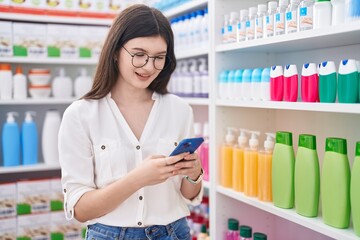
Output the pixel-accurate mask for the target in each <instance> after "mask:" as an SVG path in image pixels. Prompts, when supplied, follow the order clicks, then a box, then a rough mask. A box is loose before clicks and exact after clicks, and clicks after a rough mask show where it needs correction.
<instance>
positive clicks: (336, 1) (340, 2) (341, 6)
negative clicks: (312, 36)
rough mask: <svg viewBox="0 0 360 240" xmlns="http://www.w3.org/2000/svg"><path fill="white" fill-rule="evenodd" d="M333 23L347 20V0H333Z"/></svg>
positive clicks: (336, 23) (341, 22)
mask: <svg viewBox="0 0 360 240" xmlns="http://www.w3.org/2000/svg"><path fill="white" fill-rule="evenodd" d="M331 5H332V15H331V25H333V26H335V25H340V24H343V23H344V22H345V0H331Z"/></svg>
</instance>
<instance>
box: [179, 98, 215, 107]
mask: <svg viewBox="0 0 360 240" xmlns="http://www.w3.org/2000/svg"><path fill="white" fill-rule="evenodd" d="M183 99H185V101H186V102H187V103H189V104H190V105H198V106H208V105H209V99H208V98H183Z"/></svg>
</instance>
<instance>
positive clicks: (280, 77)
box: [270, 66, 284, 101]
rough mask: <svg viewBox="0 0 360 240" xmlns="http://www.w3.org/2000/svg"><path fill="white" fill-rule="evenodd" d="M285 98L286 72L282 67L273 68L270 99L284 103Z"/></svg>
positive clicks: (271, 70) (271, 71)
mask: <svg viewBox="0 0 360 240" xmlns="http://www.w3.org/2000/svg"><path fill="white" fill-rule="evenodd" d="M283 97H284V72H283V68H282V66H272V67H271V69H270V99H271V101H282V100H283Z"/></svg>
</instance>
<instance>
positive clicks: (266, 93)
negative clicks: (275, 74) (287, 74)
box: [260, 68, 270, 101]
mask: <svg viewBox="0 0 360 240" xmlns="http://www.w3.org/2000/svg"><path fill="white" fill-rule="evenodd" d="M260 89H261V90H260V94H261V100H263V101H270V68H264V70H263V71H262V73H261V83H260Z"/></svg>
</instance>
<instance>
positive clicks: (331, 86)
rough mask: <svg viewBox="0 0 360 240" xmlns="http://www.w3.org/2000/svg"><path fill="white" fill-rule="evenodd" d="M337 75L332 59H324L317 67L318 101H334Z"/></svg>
mask: <svg viewBox="0 0 360 240" xmlns="http://www.w3.org/2000/svg"><path fill="white" fill-rule="evenodd" d="M336 90H337V75H336V67H335V63H334V62H333V61H325V62H322V63H321V64H320V68H319V98H320V102H325V103H334V102H335V100H336Z"/></svg>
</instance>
